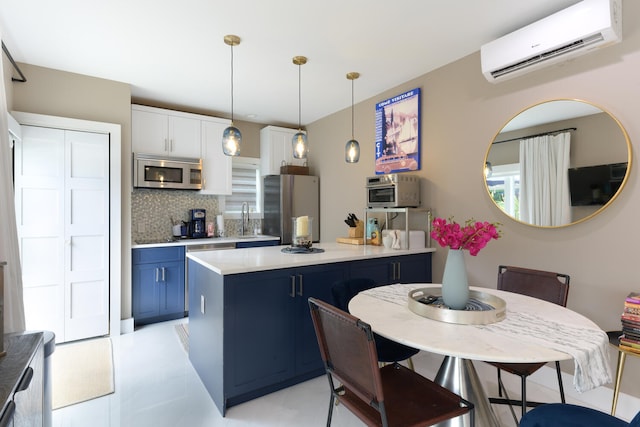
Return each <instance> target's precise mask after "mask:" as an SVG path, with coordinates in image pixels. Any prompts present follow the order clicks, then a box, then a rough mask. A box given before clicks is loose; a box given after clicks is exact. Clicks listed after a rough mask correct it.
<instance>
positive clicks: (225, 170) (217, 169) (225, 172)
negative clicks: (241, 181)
mask: <svg viewBox="0 0 640 427" xmlns="http://www.w3.org/2000/svg"><path fill="white" fill-rule="evenodd" d="M230 123H231V121H230V120H224V119H214V118H211V119H210V120H203V121H202V177H203V180H202V190H201V191H200V192H201V193H204V194H226V195H229V194H231V167H232V162H231V157H229V156H226V155H225V154H224V152H223V151H222V132H224V130H225V129H226V128H227V126H229V124H230Z"/></svg>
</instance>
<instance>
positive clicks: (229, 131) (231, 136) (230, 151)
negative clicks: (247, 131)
mask: <svg viewBox="0 0 640 427" xmlns="http://www.w3.org/2000/svg"><path fill="white" fill-rule="evenodd" d="M241 146H242V134H241V133H240V130H239V129H238V128H237V127H235V126H233V125H231V126H229V127H228V128H226V129H225V130H224V132H223V133H222V151H223V152H224V154H225V155H227V156H239V155H240V147H241Z"/></svg>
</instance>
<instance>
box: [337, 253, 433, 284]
mask: <svg viewBox="0 0 640 427" xmlns="http://www.w3.org/2000/svg"><path fill="white" fill-rule="evenodd" d="M349 277H350V278H367V279H372V280H374V281H375V282H376V283H377V284H378V285H389V284H392V283H430V282H431V253H430V252H427V253H422V254H414V255H403V256H395V257H385V258H374V259H369V260H365V261H356V262H353V263H351V268H350V271H349Z"/></svg>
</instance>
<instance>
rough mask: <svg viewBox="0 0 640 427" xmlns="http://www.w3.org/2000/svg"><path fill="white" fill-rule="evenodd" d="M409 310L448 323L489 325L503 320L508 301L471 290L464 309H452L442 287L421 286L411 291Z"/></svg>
mask: <svg viewBox="0 0 640 427" xmlns="http://www.w3.org/2000/svg"><path fill="white" fill-rule="evenodd" d="M407 304H408V306H409V310H411V311H413V312H414V313H415V314H417V315H419V316H422V317H427V318H429V319H433V320H438V321H440V322H446V323H458V324H462V325H487V324H489V323H496V322H499V321H501V320H503V319H504V318H505V316H506V312H507V303H506V302H505V301H504V300H503V299H502V298H498V297H497V296H495V295H491V294H488V293H486V292H479V291H472V290H469V302H467V307H466V308H465V309H464V310H452V309H450V308H449V307H447V306H446V305H445V304H444V302H443V301H442V289H441V288H439V287H438V288H419V289H413V290H412V291H411V292H409V298H408V299H407Z"/></svg>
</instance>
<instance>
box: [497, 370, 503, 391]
mask: <svg viewBox="0 0 640 427" xmlns="http://www.w3.org/2000/svg"><path fill="white" fill-rule="evenodd" d="M496 369H497V370H498V397H502V375H501V373H500V368H496Z"/></svg>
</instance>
